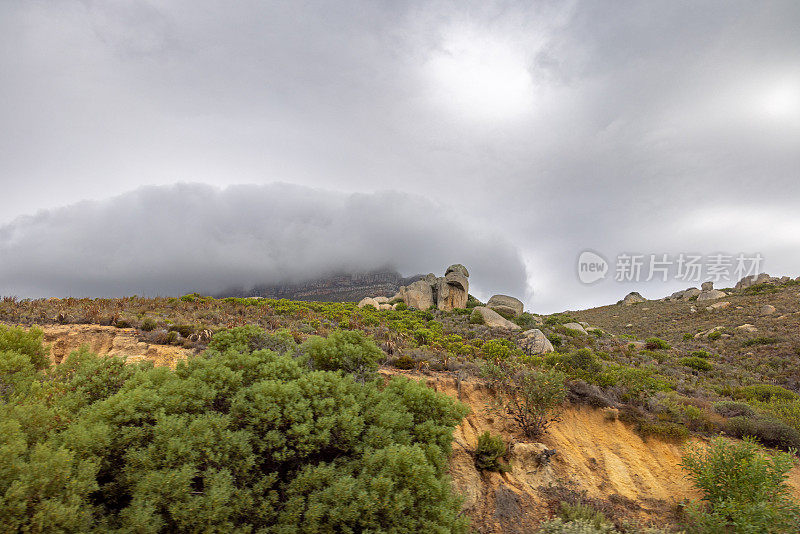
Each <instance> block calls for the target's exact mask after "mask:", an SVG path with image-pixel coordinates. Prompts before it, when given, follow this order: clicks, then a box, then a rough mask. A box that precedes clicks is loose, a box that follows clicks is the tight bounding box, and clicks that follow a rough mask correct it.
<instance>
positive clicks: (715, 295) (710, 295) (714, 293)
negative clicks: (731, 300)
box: [697, 289, 728, 302]
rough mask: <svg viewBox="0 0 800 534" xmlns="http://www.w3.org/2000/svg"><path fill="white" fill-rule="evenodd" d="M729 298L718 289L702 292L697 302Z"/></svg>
mask: <svg viewBox="0 0 800 534" xmlns="http://www.w3.org/2000/svg"><path fill="white" fill-rule="evenodd" d="M727 296H728V294H727V293H725V292H724V291H720V290H718V289H707V290H705V291H701V292H700V294H699V295H697V302H703V301H706V300H716V299H721V298H722V297H727Z"/></svg>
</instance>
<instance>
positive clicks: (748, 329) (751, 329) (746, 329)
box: [736, 323, 758, 334]
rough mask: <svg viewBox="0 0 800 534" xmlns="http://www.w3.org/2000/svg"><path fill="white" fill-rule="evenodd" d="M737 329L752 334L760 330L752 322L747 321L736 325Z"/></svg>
mask: <svg viewBox="0 0 800 534" xmlns="http://www.w3.org/2000/svg"><path fill="white" fill-rule="evenodd" d="M736 330H741V331H742V332H748V333H750V334H754V333H756V332H758V328H756V327H755V326H754V325H751V324H750V323H745V324H742V325H739V326H737V327H736Z"/></svg>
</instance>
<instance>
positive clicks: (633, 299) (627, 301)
mask: <svg viewBox="0 0 800 534" xmlns="http://www.w3.org/2000/svg"><path fill="white" fill-rule="evenodd" d="M639 302H647V299H646V298H644V297H643V296H641V295H640V294H639V293H638V292H636V291H632V292H630V293H628V294H627V295H625V298H624V299H622V304H624V305H625V306H630V305H631V304H637V303H639Z"/></svg>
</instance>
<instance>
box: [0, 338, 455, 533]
mask: <svg viewBox="0 0 800 534" xmlns="http://www.w3.org/2000/svg"><path fill="white" fill-rule="evenodd" d="M223 334H224V333H223ZM31 339H35V334H32V335H31V337H23V341H26V342H27V341H30V340H31ZM214 339H215V342H214V343H213V345H214V347H212V348H210V349H209V350H207V351H206V352H205V353H204V354H203V355H201V356H198V357H195V358H192V359H190V360H188V361H186V362H182V363H180V364H179V365H178V367H177V368H176V369H175V370H171V369H169V368H163V367H161V368H154V367H152V365H126V364H124V363H123V362H122V361H121V360H120V359H118V358H98V357H96V356H94V355H91V354H89V353H88V352H85V351H83V352H79V353H75V354H73V355H71V356H70V357H69V358H68V359H67V360H66V362H65V364H62V366H57V367H54V368H52V369H50V370H39V371H36V370H33V371H32V369H33V364H28V365H17V366H16V367H14V366H13V365H5V367H4V369H5V370H6V372H7V374H9V375H14V376H13V380H16V381H18V382H21V383H27V387H25V388H20V389H18V390H15V391H12V392H10V393H9V394H8V396H7V402H3V403H0V517H2V518H3V523H2V527H0V530H4V531H9V532H18V531H19V532H91V531H98V532H134V531H135V532H156V533H158V532H262V533H264V534H273V533H274V534H284V533H289V532H386V531H395V532H440V533H445V532H465V531H466V520H465V519H464V518H463V517H462V516H461V514H460V502H459V499H458V498H457V497H456V496H455V495H454V494H453V493H452V490H451V486H450V482H449V480H448V478H447V477H446V475H445V469H446V465H447V456H448V454H449V452H450V443H451V441H452V432H453V428H454V427H455V425H457V424H458V423H459V422H460V420H461V419H462V418H463V416H464V415H465V414H466V411H467V410H466V408H465V407H464V406H463V405H461V404H459V403H457V402H456V401H453V400H451V399H450V398H448V397H446V396H445V395H442V394H439V393H436V392H435V391H433V390H432V389H430V388H427V387H426V386H425V385H423V384H420V383H417V382H415V381H411V380H408V379H403V378H394V379H392V380H390V381H389V382H388V383H387V384H386V385H383V384H382V383H380V382H379V381H370V382H366V383H361V382H358V381H356V380H355V379H354V377H353V376H351V375H348V374H344V373H341V372H331V371H325V370H319V369H317V370H313V369H311V368H310V367H309V365H308V364H307V362H306V361H305V360H304V359H303V358H295V357H293V354H294V352H293V351H288V350H287V351H286V352H285V353H284V354H279V353H277V352H275V351H272V350H268V349H263V348H258V347H259V346H260V345H261V343H260V342H258V340H259V339H260V340H261V341H264V340H265V339H266V340H267V341H269V342H273V341H275V340H274V339H272V340H270V339H267V338H262V337H261V336H260V335H259V334H258V333H257V332H255V330H253V329H249V328H248V329H244V330H234V331H233V332H228V335H221V336H219V335H218V336H215V338H214ZM334 339H336V338H334ZM350 344H351V345H352V344H353V343H350ZM355 345H358V346H360V345H361V344H360V343H355ZM342 346H347V344H346V343H345V344H344V345H342ZM328 349H330V347H326V351H324V352H325V354H334V353H335V351H332V350H328ZM34 352H36V351H34ZM371 352H374V351H371ZM6 354H16V355H17V356H20V353H18V352H9V351H5V352H0V355H6ZM25 357H26V358H28V360H29V361H30V357H28V356H25ZM342 358H344V359H345V360H346V358H347V357H346V356H342ZM13 361H14V362H19V361H22V360H21V359H20V358H19V357H17V358H16V359H13ZM0 362H6V363H8V362H12V358H11V357H5V358H2V359H0ZM23 363H24V362H23ZM18 374H19V375H20V376H16V375H18ZM4 378H5V377H4Z"/></svg>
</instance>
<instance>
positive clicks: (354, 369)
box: [301, 330, 384, 380]
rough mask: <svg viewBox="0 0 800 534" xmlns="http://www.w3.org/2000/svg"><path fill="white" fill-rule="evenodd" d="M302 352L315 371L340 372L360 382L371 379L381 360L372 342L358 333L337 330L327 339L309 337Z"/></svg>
mask: <svg viewBox="0 0 800 534" xmlns="http://www.w3.org/2000/svg"><path fill="white" fill-rule="evenodd" d="M301 350H302V351H303V352H304V353H305V354H306V355H308V357H309V359H310V361H311V364H312V365H313V366H314V368H315V369H320V370H322V371H337V370H342V371H344V372H346V373H352V374H353V375H355V376H356V377H357V378H359V379H360V380H367V379H370V378H374V376H375V371H377V370H378V360H379V359H380V358H383V356H384V353H383V351H382V350H381V349H379V348H378V346H377V345H375V342H374V341H372V339H370V338H369V337H367V336H366V335H365V334H364V333H362V332H361V331H358V330H339V331H336V332H332V333H331V334H330V335H329V336H328V337H327V338H324V337H320V336H312V337H310V338H308V340H307V341H306V342H305V343H303V345H302V346H301Z"/></svg>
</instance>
